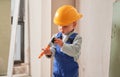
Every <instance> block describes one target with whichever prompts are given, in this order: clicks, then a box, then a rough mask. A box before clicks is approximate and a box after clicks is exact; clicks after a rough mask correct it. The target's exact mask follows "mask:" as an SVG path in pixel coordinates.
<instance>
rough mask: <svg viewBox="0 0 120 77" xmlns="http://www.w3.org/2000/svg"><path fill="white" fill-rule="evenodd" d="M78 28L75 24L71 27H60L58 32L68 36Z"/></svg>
mask: <svg viewBox="0 0 120 77" xmlns="http://www.w3.org/2000/svg"><path fill="white" fill-rule="evenodd" d="M75 27H76V22H73V23H71V24H69V25H65V26H59V27H58V30H59V31H60V32H62V33H63V34H68V33H70V32H71V31H72V30H73V29H74V28H75Z"/></svg>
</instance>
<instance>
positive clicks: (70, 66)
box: [53, 32, 81, 77]
mask: <svg viewBox="0 0 120 77" xmlns="http://www.w3.org/2000/svg"><path fill="white" fill-rule="evenodd" d="M76 36H77V38H76ZM67 37H68V38H67V40H66V41H65V43H64V44H63V47H62V48H61V47H60V46H59V45H57V44H56V45H54V50H53V53H54V55H53V56H54V63H53V77H78V72H79V71H78V70H79V66H78V63H77V61H76V60H77V59H78V57H79V54H80V52H79V50H80V47H79V46H80V45H81V37H79V36H78V34H77V33H74V32H72V33H70V34H69V36H67ZM56 38H60V39H63V36H62V33H61V32H60V33H58V34H57V35H56ZM75 38H76V39H75ZM74 39H75V41H74ZM73 43H74V44H73ZM69 45H71V46H70V48H69ZM64 47H65V48H64ZM67 47H68V48H69V49H71V47H72V48H73V49H71V50H73V51H70V52H68V51H67V50H66V48H67ZM69 49H68V50H69ZM77 49H78V50H77ZM64 50H65V51H64ZM75 50H76V51H75Z"/></svg>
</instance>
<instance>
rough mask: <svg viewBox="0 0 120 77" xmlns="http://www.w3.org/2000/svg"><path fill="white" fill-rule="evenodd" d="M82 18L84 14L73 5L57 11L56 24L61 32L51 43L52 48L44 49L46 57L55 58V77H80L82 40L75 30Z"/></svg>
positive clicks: (64, 6)
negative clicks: (79, 61) (79, 63)
mask: <svg viewBox="0 0 120 77" xmlns="http://www.w3.org/2000/svg"><path fill="white" fill-rule="evenodd" d="M81 17H82V14H80V13H78V12H77V10H76V9H75V8H74V7H73V6H71V5H63V6H61V7H60V8H58V10H57V11H56V14H55V16H54V23H55V24H56V25H58V30H59V32H58V33H57V34H55V35H54V36H53V38H52V41H51V42H50V43H49V46H50V48H44V49H42V50H44V54H45V55H46V56H48V57H51V56H53V57H54V64H53V77H79V74H78V72H79V71H78V70H79V66H78V63H77V59H78V58H79V55H80V48H81V42H82V39H81V37H80V36H79V35H78V33H75V32H74V29H75V28H76V25H77V20H78V19H80V18H81Z"/></svg>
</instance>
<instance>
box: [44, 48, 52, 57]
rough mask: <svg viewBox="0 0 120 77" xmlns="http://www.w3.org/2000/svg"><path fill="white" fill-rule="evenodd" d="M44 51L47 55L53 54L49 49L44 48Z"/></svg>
mask: <svg viewBox="0 0 120 77" xmlns="http://www.w3.org/2000/svg"><path fill="white" fill-rule="evenodd" d="M42 50H43V51H44V54H45V55H51V54H52V52H51V51H50V49H49V48H43V49H42Z"/></svg>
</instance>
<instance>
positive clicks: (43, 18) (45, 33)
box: [29, 0, 51, 77]
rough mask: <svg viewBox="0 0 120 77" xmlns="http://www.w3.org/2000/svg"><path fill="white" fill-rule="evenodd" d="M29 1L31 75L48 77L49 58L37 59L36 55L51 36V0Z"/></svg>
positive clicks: (33, 76)
mask: <svg viewBox="0 0 120 77" xmlns="http://www.w3.org/2000/svg"><path fill="white" fill-rule="evenodd" d="M29 1H30V4H29V5H30V8H29V14H30V15H29V19H30V21H29V22H30V52H31V53H30V56H31V58H30V61H31V76H32V77H50V60H49V59H46V57H42V59H40V60H39V59H38V55H39V54H40V52H41V48H42V47H45V46H46V45H47V44H48V41H49V38H50V36H51V19H50V18H51V9H50V7H51V1H50V0H47V1H46V0H36V1H34V0H29ZM46 5H47V6H46ZM48 8H49V9H48Z"/></svg>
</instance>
